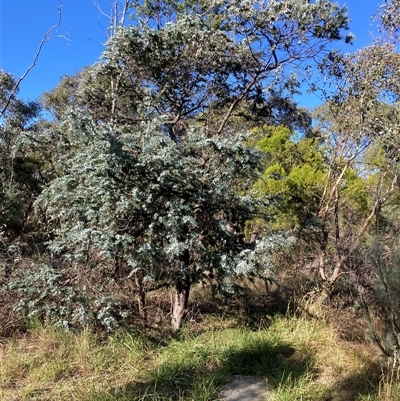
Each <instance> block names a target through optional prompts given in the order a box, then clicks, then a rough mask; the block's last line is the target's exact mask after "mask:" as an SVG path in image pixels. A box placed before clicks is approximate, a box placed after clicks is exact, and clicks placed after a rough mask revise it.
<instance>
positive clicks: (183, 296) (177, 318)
mask: <svg viewBox="0 0 400 401" xmlns="http://www.w3.org/2000/svg"><path fill="white" fill-rule="evenodd" d="M189 292H190V281H189V279H185V280H181V279H179V280H178V281H177V282H176V285H175V294H174V297H173V300H172V313H171V328H172V331H174V332H177V331H179V330H180V328H181V327H182V321H183V319H184V318H185V316H186V314H187V311H188V302H189Z"/></svg>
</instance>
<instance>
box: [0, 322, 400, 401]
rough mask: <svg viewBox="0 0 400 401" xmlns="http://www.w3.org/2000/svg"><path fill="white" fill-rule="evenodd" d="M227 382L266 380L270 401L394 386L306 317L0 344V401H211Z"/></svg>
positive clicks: (54, 333) (375, 393)
mask: <svg viewBox="0 0 400 401" xmlns="http://www.w3.org/2000/svg"><path fill="white" fill-rule="evenodd" d="M234 375H244V376H248V375H250V376H257V377H262V378H265V379H266V383H267V385H268V391H269V394H270V397H272V396H273V398H272V399H273V400H277V401H286V400H287V401H289V400H291V401H295V400H296V401H297V400H315V401H328V400H331V401H350V400H357V401H367V400H368V401H372V400H374V401H388V400H395V399H397V398H388V397H389V396H390V397H393V394H392V393H394V392H395V384H394V380H392V383H390V378H388V377H386V378H384V379H383V380H380V377H379V367H378V365H377V363H376V351H375V349H374V348H373V347H372V346H371V345H366V344H362V343H360V342H358V343H356V342H349V341H346V340H344V339H341V337H340V331H338V330H337V328H336V327H334V326H333V325H332V324H329V323H326V322H324V321H322V320H316V319H310V318H307V319H306V318H301V317H291V318H285V317H275V318H273V319H271V320H268V319H265V320H264V321H263V323H260V324H259V326H258V327H250V326H246V327H245V326H243V324H238V322H237V321H235V320H234V319H228V320H222V319H217V318H212V317H208V318H207V319H205V321H204V322H203V324H202V325H200V326H199V325H196V326H195V328H194V326H193V327H192V326H191V325H190V323H189V324H188V325H187V326H186V328H185V329H184V330H183V331H182V332H181V333H180V334H179V336H177V337H176V336H175V337H173V336H171V335H170V334H169V333H166V332H156V331H154V330H150V329H149V330H142V331H141V332H139V331H138V332H136V333H135V332H129V333H122V332H121V333H117V334H115V335H113V336H111V337H108V338H101V337H99V336H97V335H95V334H93V333H92V332H90V331H89V330H85V331H83V332H81V333H80V334H73V333H71V332H70V333H68V332H67V333H66V332H64V331H62V330H60V329H55V328H51V327H43V326H40V325H37V326H36V327H33V328H32V329H31V330H30V332H29V333H27V334H26V335H24V336H21V337H20V338H18V339H9V340H4V341H3V343H2V344H1V353H0V384H1V392H0V396H1V400H7V401H11V400H43V401H45V400H52V401H58V400H60V401H61V400H66V399H68V400H71V401H73V400H77V401H78V400H79V401H87V400H88V401H95V400H96V401H111V400H113V401H117V400H118V401H128V400H129V401H142V400H143V401H145V400H148V401H155V400H194V401H206V400H209V401H211V400H218V399H220V394H221V389H222V388H223V386H224V385H225V384H226V383H228V382H229V380H230V379H231V378H232V377H233V376H234ZM385 380H386V381H385ZM396 394H398V393H396Z"/></svg>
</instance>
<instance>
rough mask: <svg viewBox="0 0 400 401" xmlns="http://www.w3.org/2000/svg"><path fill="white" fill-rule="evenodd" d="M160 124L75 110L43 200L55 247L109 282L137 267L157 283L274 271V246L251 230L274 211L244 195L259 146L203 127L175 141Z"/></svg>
mask: <svg viewBox="0 0 400 401" xmlns="http://www.w3.org/2000/svg"><path fill="white" fill-rule="evenodd" d="M162 126H163V121H154V122H152V123H146V124H143V125H142V127H141V128H140V130H139V127H138V128H136V132H135V133H134V135H133V134H130V133H129V134H127V133H121V132H119V131H117V130H115V128H113V127H112V126H108V127H107V126H104V127H101V126H98V125H96V124H95V123H93V121H92V120H91V119H90V118H87V117H85V116H83V115H74V116H71V119H70V121H69V122H68V123H67V125H66V127H65V129H66V131H65V132H66V135H67V140H65V143H68V145H67V146H68V147H67V148H65V149H64V154H63V157H61V158H60V159H59V160H58V162H57V166H56V169H57V170H59V171H63V172H64V174H63V175H60V176H59V177H58V178H56V179H54V180H53V181H52V182H51V184H50V185H49V186H48V187H46V188H45V189H44V190H43V191H42V193H41V194H40V196H39V197H38V199H37V201H36V208H37V210H38V211H40V213H43V212H44V213H45V214H46V218H47V221H48V226H47V229H48V230H51V231H50V232H52V235H53V237H54V239H53V240H52V241H51V242H50V243H49V251H51V252H53V253H54V254H58V255H61V256H62V257H63V258H64V259H65V260H67V261H69V262H70V263H71V264H72V265H71V266H82V267H84V268H85V269H89V270H91V269H95V270H98V271H102V274H103V275H104V277H103V279H102V280H104V281H105V282H107V281H108V280H122V282H127V281H128V282H129V281H130V280H131V279H132V280H133V279H134V278H135V274H137V273H138V272H139V271H143V272H145V276H146V277H145V278H144V280H145V281H148V282H153V281H154V282H155V283H160V282H161V283H162V282H164V283H169V282H175V283H179V282H181V281H183V280H184V281H188V283H194V282H196V281H198V280H199V279H201V278H202V277H203V276H204V275H209V274H213V275H214V276H215V277H218V278H219V280H220V282H222V281H223V277H230V278H232V277H234V276H238V275H243V274H247V275H248V274H258V275H262V276H264V277H265V278H268V277H270V276H271V274H272V272H271V264H270V261H269V259H268V258H266V259H264V257H262V255H265V256H266V251H265V246H266V245H265V244H264V243H263V241H259V242H257V243H256V244H247V243H246V241H245V238H244V235H243V228H244V225H245V223H246V221H247V220H248V219H250V218H251V217H252V216H254V215H256V214H257V215H261V216H262V215H264V216H265V217H267V213H268V212H267V208H266V206H267V204H266V203H265V202H262V201H260V200H257V199H256V198H254V197H252V196H251V194H246V195H242V194H241V193H240V192H241V191H240V189H241V187H242V186H243V185H244V183H245V182H247V181H248V180H250V181H251V180H254V179H255V177H256V173H257V166H258V165H259V162H260V154H259V153H258V152H256V151H255V150H254V149H252V148H248V147H245V146H244V145H243V142H244V138H242V137H240V136H236V137H230V138H219V137H215V138H212V139H211V138H208V137H207V136H206V135H204V133H202V132H201V131H200V130H198V129H192V130H190V129H188V131H187V133H186V135H185V137H184V138H183V139H182V142H181V143H176V142H174V141H172V140H171V139H169V138H168V137H167V136H166V135H165V134H164V132H163V130H162ZM265 241H269V239H266V240H265ZM253 248H254V249H253ZM251 249H253V250H251ZM96 285H98V283H96ZM105 295H106V296H108V295H107V294H105Z"/></svg>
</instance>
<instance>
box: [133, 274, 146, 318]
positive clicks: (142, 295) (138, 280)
mask: <svg viewBox="0 0 400 401" xmlns="http://www.w3.org/2000/svg"><path fill="white" fill-rule="evenodd" d="M145 275H146V273H145V271H144V270H143V269H140V270H138V271H137V272H136V273H135V284H136V287H137V289H138V294H137V302H138V307H139V315H140V317H141V318H142V321H143V324H146V323H147V310H146V292H145V291H144V282H143V279H144V277H145Z"/></svg>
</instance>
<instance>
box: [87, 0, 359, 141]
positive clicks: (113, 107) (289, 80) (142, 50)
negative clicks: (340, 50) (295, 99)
mask: <svg viewBox="0 0 400 401" xmlns="http://www.w3.org/2000/svg"><path fill="white" fill-rule="evenodd" d="M345 29H348V18H347V10H346V8H344V7H343V8H340V7H339V6H338V5H337V4H334V3H332V2H331V1H328V0H321V1H317V2H315V3H313V2H311V1H308V0H301V1H299V0H280V1H277V0H269V1H258V2H253V1H251V2H250V1H247V0H240V1H236V2H231V1H223V0H217V1H211V2H210V1H205V2H204V1H203V2H195V1H187V2H180V1H172V2H170V1H167V2H162V1H157V2H143V4H142V3H140V2H138V3H137V4H136V8H135V9H134V23H133V24H132V25H131V26H129V27H120V28H119V29H118V30H117V31H116V33H115V35H114V36H113V37H112V38H111V39H110V40H109V41H108V43H107V45H106V50H105V51H104V53H103V56H102V60H101V61H100V62H99V63H98V64H97V65H96V66H95V67H94V68H93V70H92V73H91V75H90V77H88V79H87V80H86V82H85V85H84V88H83V90H82V93H81V95H82V99H83V103H84V104H85V105H86V107H87V108H88V109H89V110H90V112H91V114H92V115H93V116H94V118H95V119H97V120H99V121H113V122H114V123H118V124H136V123H138V122H140V121H143V120H149V119H151V118H153V117H155V116H160V115H167V116H168V119H167V120H166V121H167V123H166V130H167V131H168V132H169V134H170V135H171V136H172V137H173V136H176V135H178V136H179V133H180V132H181V131H182V130H184V125H185V121H193V120H195V121H196V123H197V124H201V125H202V126H205V127H207V128H208V129H209V132H210V134H215V133H217V134H221V133H223V132H226V129H227V125H228V122H229V121H230V119H231V117H232V116H233V115H234V114H235V112H236V111H238V109H239V107H240V106H241V105H246V108H247V109H248V110H247V113H250V111H251V110H253V112H254V114H256V115H257V114H261V115H262V113H264V116H265V115H267V116H268V115H269V114H271V110H272V109H279V108H280V107H282V106H284V105H285V104H286V105H287V102H286V103H285V102H284V101H281V102H279V101H277V99H278V98H279V99H282V100H283V99H285V97H286V96H288V95H291V94H292V92H293V91H294V90H296V89H297V85H296V77H295V75H294V73H295V72H296V69H297V70H298V69H299V68H302V67H305V64H306V63H307V62H309V63H318V62H319V61H321V60H322V56H324V55H326V54H327V53H328V52H329V44H330V43H331V42H333V41H337V40H341V39H344V40H346V41H350V40H351V36H347V37H345V36H344V35H343V30H345ZM291 73H293V74H291ZM264 122H268V121H264ZM269 122H270V121H269ZM235 129H236V128H235Z"/></svg>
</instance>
